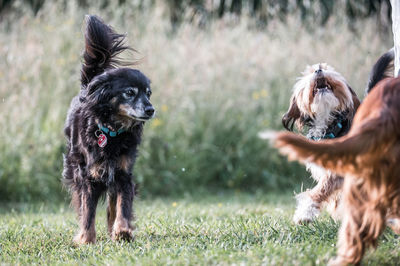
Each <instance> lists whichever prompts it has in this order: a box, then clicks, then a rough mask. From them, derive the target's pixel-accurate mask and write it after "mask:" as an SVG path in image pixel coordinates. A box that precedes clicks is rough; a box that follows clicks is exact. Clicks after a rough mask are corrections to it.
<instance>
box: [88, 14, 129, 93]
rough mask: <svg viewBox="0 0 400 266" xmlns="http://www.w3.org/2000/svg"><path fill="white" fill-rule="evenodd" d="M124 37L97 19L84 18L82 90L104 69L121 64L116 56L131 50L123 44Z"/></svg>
mask: <svg viewBox="0 0 400 266" xmlns="http://www.w3.org/2000/svg"><path fill="white" fill-rule="evenodd" d="M124 39H125V35H123V34H118V33H116V32H115V31H114V30H113V29H112V28H111V27H110V26H107V25H106V24H105V23H104V22H103V21H102V20H101V19H100V18H99V17H97V16H93V15H87V16H86V32H85V51H84V53H83V64H82V70H81V84H82V88H85V87H86V85H87V84H88V83H89V82H90V81H91V80H92V79H93V78H94V77H95V76H97V75H99V74H101V73H103V72H104V71H105V70H106V69H108V68H111V67H114V66H116V65H121V64H125V65H126V64H129V63H125V62H121V61H120V60H118V58H117V55H118V54H120V53H121V52H123V51H124V50H127V49H129V50H133V49H132V48H130V47H129V46H126V45H125V44H124Z"/></svg>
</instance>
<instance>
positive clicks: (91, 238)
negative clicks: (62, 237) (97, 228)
mask: <svg viewBox="0 0 400 266" xmlns="http://www.w3.org/2000/svg"><path fill="white" fill-rule="evenodd" d="M74 243H75V244H77V245H82V244H94V243H96V236H95V235H93V234H89V233H88V232H80V233H78V234H77V235H76V236H75V237H74Z"/></svg>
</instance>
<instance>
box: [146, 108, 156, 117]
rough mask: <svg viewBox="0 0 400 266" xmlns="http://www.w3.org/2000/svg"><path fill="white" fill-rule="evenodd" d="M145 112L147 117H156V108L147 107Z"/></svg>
mask: <svg viewBox="0 0 400 266" xmlns="http://www.w3.org/2000/svg"><path fill="white" fill-rule="evenodd" d="M144 112H145V113H146V115H148V116H152V115H154V107H153V106H146V108H144Z"/></svg>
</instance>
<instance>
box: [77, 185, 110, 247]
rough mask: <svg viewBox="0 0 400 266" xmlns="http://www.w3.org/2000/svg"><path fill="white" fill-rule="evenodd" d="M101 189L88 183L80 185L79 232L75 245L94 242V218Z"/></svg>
mask: <svg viewBox="0 0 400 266" xmlns="http://www.w3.org/2000/svg"><path fill="white" fill-rule="evenodd" d="M102 192H103V188H102V187H101V186H100V185H99V184H95V183H91V182H90V181H88V182H86V183H84V184H82V186H81V188H80V191H79V194H80V204H81V206H80V211H79V213H78V214H79V220H80V221H79V222H80V232H79V233H78V234H77V235H76V236H75V238H74V241H75V243H77V244H87V243H95V242H96V230H95V216H96V207H97V202H98V200H99V197H100V195H101V193H102Z"/></svg>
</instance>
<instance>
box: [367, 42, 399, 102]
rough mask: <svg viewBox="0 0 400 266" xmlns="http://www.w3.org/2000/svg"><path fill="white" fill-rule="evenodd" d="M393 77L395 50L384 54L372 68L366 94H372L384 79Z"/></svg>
mask: <svg viewBox="0 0 400 266" xmlns="http://www.w3.org/2000/svg"><path fill="white" fill-rule="evenodd" d="M392 77H394V48H392V49H390V50H389V51H387V52H386V53H384V54H383V55H382V56H381V57H380V58H379V59H378V61H376V63H375V65H374V66H373V67H372V70H371V73H370V74H369V78H368V84H367V88H366V89H365V94H368V93H370V91H371V90H372V88H373V87H375V85H376V84H378V82H379V81H381V80H382V79H385V78H392Z"/></svg>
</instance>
